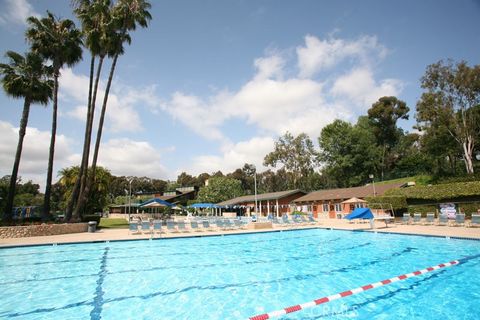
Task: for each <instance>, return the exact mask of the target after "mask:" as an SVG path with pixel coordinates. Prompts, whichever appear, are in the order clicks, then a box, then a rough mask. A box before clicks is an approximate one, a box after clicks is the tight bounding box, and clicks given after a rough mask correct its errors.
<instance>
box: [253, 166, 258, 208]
mask: <svg viewBox="0 0 480 320" xmlns="http://www.w3.org/2000/svg"><path fill="white" fill-rule="evenodd" d="M253 181H254V184H255V216H256V215H257V169H256V168H255V172H254V173H253Z"/></svg>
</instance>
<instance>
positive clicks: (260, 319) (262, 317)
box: [248, 254, 480, 320]
mask: <svg viewBox="0 0 480 320" xmlns="http://www.w3.org/2000/svg"><path fill="white" fill-rule="evenodd" d="M479 257H480V254H477V255H473V256H468V257H464V258H462V259H458V260H453V261H450V262H445V263H441V264H438V265H436V266H433V267H428V268H425V269H422V270H417V271H414V272H410V273H406V274H402V275H399V276H396V277H393V278H390V279H385V280H381V281H379V282H375V283H371V284H367V285H365V286H361V287H358V288H355V289H351V290H347V291H343V292H340V293H337V294H333V295H330V296H326V297H322V298H319V299H315V300H313V301H310V302H306V303H302V304H297V305H294V306H290V307H287V308H283V309H281V310H276V311H271V312H268V313H263V314H259V315H256V316H252V317H250V318H248V319H249V320H267V319H271V318H275V317H280V316H283V315H286V314H288V313H292V312H297V311H300V310H303V309H308V308H313V307H316V306H318V305H320V304H324V303H328V302H330V301H334V300H338V299H341V298H345V297H348V296H351V295H354V294H357V293H361V292H364V291H367V290H370V289H375V288H378V287H382V286H385V285H387V284H391V283H394V282H397V281H401V280H405V279H408V278H412V277H415V276H418V275H421V274H425V273H429V272H432V271H435V270H439V269H442V268H447V267H452V266H455V265H459V264H461V263H465V262H467V261H469V260H472V259H475V258H479Z"/></svg>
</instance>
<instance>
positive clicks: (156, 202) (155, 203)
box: [138, 198, 173, 208]
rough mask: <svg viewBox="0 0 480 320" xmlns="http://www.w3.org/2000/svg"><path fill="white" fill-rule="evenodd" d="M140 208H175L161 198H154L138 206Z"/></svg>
mask: <svg viewBox="0 0 480 320" xmlns="http://www.w3.org/2000/svg"><path fill="white" fill-rule="evenodd" d="M138 206H139V207H140V208H154V207H173V204H172V203H170V202H167V201H165V200H162V199H160V198H153V199H150V200H147V201H145V202H143V203H140V204H139V205H138Z"/></svg>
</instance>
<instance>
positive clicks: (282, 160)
mask: <svg viewBox="0 0 480 320" xmlns="http://www.w3.org/2000/svg"><path fill="white" fill-rule="evenodd" d="M317 157H318V155H317V152H316V151H315V149H314V147H313V143H312V140H310V138H309V137H308V136H307V135H306V134H305V133H301V134H299V135H298V136H296V137H294V136H293V135H292V134H291V133H289V132H287V133H286V134H285V135H283V136H282V137H280V138H279V139H278V141H276V142H275V149H274V150H273V151H272V152H270V153H269V154H267V155H266V156H265V158H264V159H263V164H264V165H265V166H270V167H274V168H276V167H277V166H278V165H281V166H282V168H283V169H284V170H285V171H286V172H288V173H289V174H290V175H291V183H289V185H291V187H293V188H299V187H300V186H301V181H300V180H301V179H302V177H306V176H308V175H310V174H311V173H313V172H314V170H315V168H316V167H317V165H318V160H317Z"/></svg>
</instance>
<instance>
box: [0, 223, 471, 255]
mask: <svg viewBox="0 0 480 320" xmlns="http://www.w3.org/2000/svg"><path fill="white" fill-rule="evenodd" d="M313 229H322V230H331V231H347V232H369V233H374V234H393V235H402V236H417V237H428V238H443V239H457V240H470V241H480V238H470V237H462V236H445V235H433V234H419V233H406V232H392V231H378V230H375V229H343V228H334V227H324V226H312V227H307V228H301V229H278V230H265V231H260V232H259V231H246V232H240V233H220V234H202V235H185V236H173V237H167V238H162V237H161V236H160V237H158V238H155V237H151V238H138V239H112V240H108V239H106V240H86V241H68V242H48V243H32V244H12V245H10V244H6V245H0V250H2V249H12V248H25V247H41V246H47V247H49V246H62V245H72V244H93V243H111V242H127V241H153V240H178V239H191V238H206V237H224V236H238V235H250V234H263V233H273V232H290V231H301V230H313Z"/></svg>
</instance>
